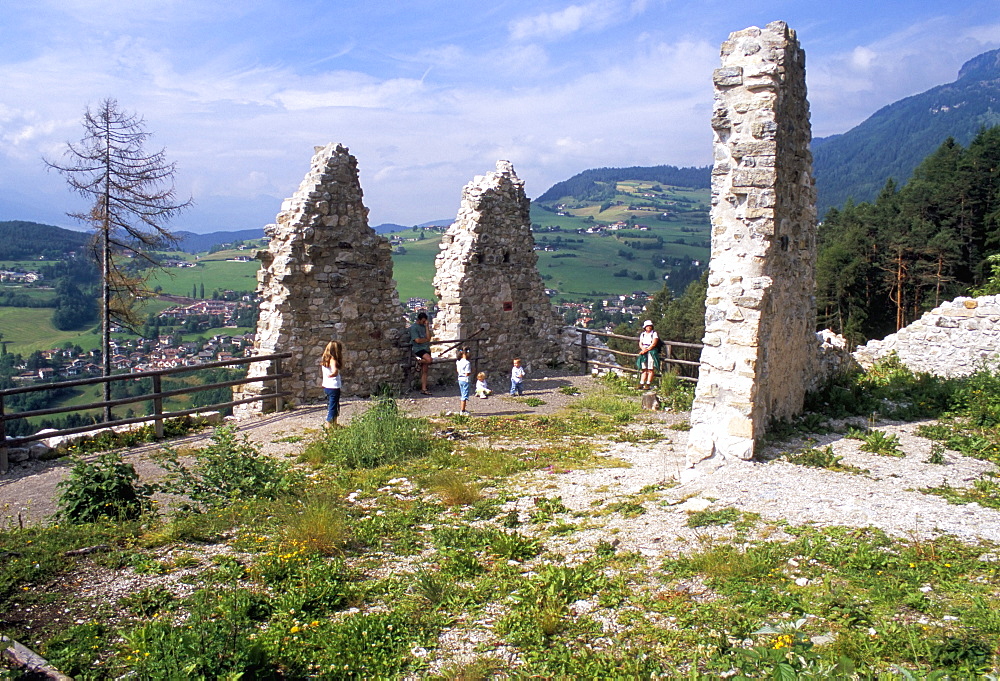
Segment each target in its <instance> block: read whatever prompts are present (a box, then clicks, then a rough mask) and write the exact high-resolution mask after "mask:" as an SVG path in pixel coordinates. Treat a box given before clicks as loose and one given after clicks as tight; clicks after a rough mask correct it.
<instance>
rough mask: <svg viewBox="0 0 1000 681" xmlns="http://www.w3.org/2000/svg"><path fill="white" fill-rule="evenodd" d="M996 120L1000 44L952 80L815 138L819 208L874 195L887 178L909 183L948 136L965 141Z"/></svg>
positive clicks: (823, 209)
mask: <svg viewBox="0 0 1000 681" xmlns="http://www.w3.org/2000/svg"><path fill="white" fill-rule="evenodd" d="M995 125H1000V50H993V51H991V52H986V53H984V54H981V55H979V56H978V57H976V58H974V59H971V60H969V61H968V62H966V63H965V65H964V66H963V67H962V69H961V70H960V71H959V74H958V79H957V80H956V81H955V82H953V83H949V84H947V85H940V86H938V87H935V88H932V89H930V90H928V91H926V92H923V93H921V94H919V95H914V96H912V97H907V98H906V99H902V100H900V101H898V102H895V103H893V104H890V105H889V106H886V107H883V108H882V109H880V110H879V111H877V112H875V114H873V115H872V116H871V117H870V118H868V119H867V120H866V121H864V122H863V123H861V124H860V125H858V126H856V127H855V128H852V129H851V130H849V131H848V132H846V133H844V134H843V135H836V136H834V137H827V138H817V139H815V140H813V172H814V174H815V176H816V189H817V193H818V200H817V207H818V209H819V214H820V215H821V216H822V215H823V214H825V212H826V211H827V209H829V208H830V207H834V206H837V207H839V206H842V205H843V204H844V202H845V201H847V199H848V198H853V199H854V202H855V203H859V202H861V201H871V200H873V199H874V198H875V197H876V196H877V195H878V193H879V191H880V190H881V189H882V187H884V186H885V183H886V180H888V179H889V178H893V179H894V180H895V181H896V183H897V185H902V184H905V182H906V181H907V180H908V179H909V178H910V175H911V174H912V173H913V170H914V168H916V167H917V166H918V165H919V164H920V162H921V161H923V160H924V158H926V157H927V156H928V155H929V154H930V153H931V152H933V151H934V150H935V149H937V148H938V147H939V146H940V145H941V144H942V143H943V142H944V141H945V140H946V139H947V138H949V137H952V138H954V139H955V140H956V141H957V142H958V143H959V144H962V145H967V144H968V143H969V142H971V141H972V139H973V138H974V137H975V136H976V135H977V134H978V133H979V131H980V130H981V129H983V128H989V127H993V126H995Z"/></svg>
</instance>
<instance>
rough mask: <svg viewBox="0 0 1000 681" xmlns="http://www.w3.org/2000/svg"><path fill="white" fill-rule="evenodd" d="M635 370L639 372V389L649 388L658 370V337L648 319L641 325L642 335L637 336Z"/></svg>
mask: <svg viewBox="0 0 1000 681" xmlns="http://www.w3.org/2000/svg"><path fill="white" fill-rule="evenodd" d="M635 368H636V369H638V370H639V389H640V390H648V389H649V388H651V387H652V386H653V378H654V377H655V376H656V372H657V370H658V369H659V368H660V337H659V336H658V335H657V333H656V330H655V329H654V328H653V322H652V321H650V320H649V319H647V320H646V321H644V322H643V323H642V333H640V334H639V356H638V357H636V358H635Z"/></svg>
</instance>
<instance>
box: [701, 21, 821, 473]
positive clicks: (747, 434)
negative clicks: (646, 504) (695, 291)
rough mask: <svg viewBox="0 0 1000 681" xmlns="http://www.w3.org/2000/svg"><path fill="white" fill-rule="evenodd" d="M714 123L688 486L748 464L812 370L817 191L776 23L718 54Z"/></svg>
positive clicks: (788, 54)
mask: <svg viewBox="0 0 1000 681" xmlns="http://www.w3.org/2000/svg"><path fill="white" fill-rule="evenodd" d="M713 79H714V81H715V110H714V112H713V115H712V128H713V130H714V131H715V136H714V156H715V167H714V169H713V171H712V258H711V263H710V266H709V279H708V295H707V300H706V312H705V338H704V343H705V348H704V350H703V351H702V355H701V368H700V372H701V373H700V377H699V379H698V386H697V390H696V392H695V402H694V407H693V409H692V412H691V432H690V439H689V445H688V452H687V456H688V464H689V466H693V467H695V468H694V469H689V471H688V473H687V474H686V475H687V476H688V477H691V476H692V475H697V474H698V473H699V472H702V471H705V470H711V469H714V468H715V467H717V466H719V465H721V463H722V462H723V461H724V460H725V459H727V458H730V457H732V458H738V459H749V458H751V457H752V456H753V454H754V444H755V442H756V441H757V440H758V439H759V438H760V437H761V436H762V435H763V434H764V431H765V430H766V428H767V426H768V423H769V422H771V421H772V420H782V419H787V418H789V417H791V416H793V415H795V414H796V413H798V412H799V411H801V409H802V405H803V399H804V397H805V392H806V386H807V385H808V384H809V382H810V380H809V379H810V377H811V375H812V374H813V373H814V371H815V367H814V365H815V357H816V353H815V345H816V337H815V333H814V332H815V328H816V303H815V299H814V297H813V294H814V288H815V259H816V208H815V205H816V192H815V188H814V184H813V179H812V155H811V153H810V151H809V143H810V139H811V133H810V127H809V104H808V101H807V99H806V80H805V54H804V52H803V51H802V49H801V48H800V47H799V44H798V41H797V39H796V37H795V32H794V31H792V30H791V29H789V28H788V26H787V25H786V24H785V23H784V22H780V21H776V22H773V23H770V24H768V25H767V26H766V27H765V28H764V29H759V28H757V27H752V28H748V29H745V30H743V31H737V32H735V33H732V34H731V35H730V36H729V39H728V40H727V41H726V42H724V43H723V44H722V66H721V68H719V69H717V70H716V71H715V73H714V76H713Z"/></svg>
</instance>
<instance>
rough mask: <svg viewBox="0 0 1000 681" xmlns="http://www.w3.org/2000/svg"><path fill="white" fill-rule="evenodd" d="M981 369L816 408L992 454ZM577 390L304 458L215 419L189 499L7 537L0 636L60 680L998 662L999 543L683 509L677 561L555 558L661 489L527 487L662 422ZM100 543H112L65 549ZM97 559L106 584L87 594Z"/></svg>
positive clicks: (601, 459)
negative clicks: (34, 653)
mask: <svg viewBox="0 0 1000 681" xmlns="http://www.w3.org/2000/svg"><path fill="white" fill-rule="evenodd" d="M998 384H1000V377H998V376H996V375H989V374H987V375H982V376H979V377H977V378H973V379H970V380H968V381H962V382H942V381H925V380H922V379H919V380H915V379H914V378H913V377H907V375H906V374H905V372H902V371H900V370H899V369H898V368H893V367H889V368H887V369H884V370H880V371H879V372H875V373H873V374H870V375H868V376H866V377H863V378H861V379H855V380H853V381H852V382H851V383H849V384H841V385H837V386H830V387H829V388H828V390H826V391H824V393H823V394H822V396H821V397H822V398H823V399H824V407H823V408H824V410H825V412H826V413H828V414H831V415H832V414H834V413H839V412H841V411H842V410H847V409H851V408H853V409H854V412H856V413H864V411H865V410H866V409H867V408H868V406H869V405H870V404H881V405H883V406H884V405H885V404H886V400H887V399H889V398H891V399H892V402H893V403H894V404H895V405H897V406H896V409H898V410H907V409H908V410H911V411H910V412H908V413H910V417H911V418H926V417H927V416H928V415H933V414H936V415H938V416H942V415H943V414H945V413H946V412H949V413H950V414H951V416H950V418H949V420H946V421H944V423H945V424H947V428H946V430H947V431H948V432H947V433H946V432H945V431H944V430H942V431H941V432H938V433H937V436H938V437H941V438H945V437H950V438H951V440H950V442H952V443H953V444H955V443H957V441H958V439H960V437H965V438H967V439H968V438H973V437H977V438H980V439H981V441H980V443H979V445H977V446H968V445H967V449H966V450H965V452H966V453H967V454H968V455H975V456H980V457H996V458H994V459H993V460H1000V453H994V452H1000V450H996V449H990V447H994V448H996V447H1000V440H998V436H997V431H996V426H997V424H998V423H1000V400H998V398H997V395H998V394H1000V391H998V390H997V388H998V387H1000V385H998ZM665 397H666V396H665ZM571 406H572V407H574V408H571V409H569V410H567V411H566V412H563V413H561V414H560V415H559V416H558V417H541V416H533V415H530V414H529V415H513V416H496V417H489V418H478V419H468V418H465V417H438V418H433V419H431V420H429V421H427V420H423V419H414V418H411V417H408V416H406V415H405V414H402V413H400V412H398V411H397V409H396V408H395V406H394V403H392V402H384V403H377V404H375V405H373V406H372V409H371V411H369V412H368V414H366V415H364V416H359V417H356V418H355V419H354V420H352V422H351V424H350V426H349V427H347V428H343V429H335V430H332V431H330V432H328V433H326V434H318V433H314V434H311V433H297V434H296V435H295V437H296V438H297V440H296V441H297V442H301V447H300V448H299V452H300V455H299V456H298V457H296V460H287V461H275V460H273V459H268V458H267V457H262V456H260V454H259V452H256V451H254V448H253V447H252V446H248V445H247V444H246V443H241V442H240V440H239V438H238V437H236V436H235V435H234V434H233V433H231V432H230V433H226V432H225V431H222V432H220V433H217V435H216V439H215V441H214V442H213V444H212V445H211V446H210V447H208V448H206V449H204V450H201V451H199V452H188V453H187V454H189V455H190V456H189V458H188V459H186V461H187V462H188V463H187V464H185V465H186V468H185V467H183V466H182V467H180V468H178V467H177V466H178V465H179V464H178V463H177V462H176V461H175V463H174V464H172V465H173V470H174V471H175V478H174V482H173V483H172V484H171V483H169V482H168V483H167V484H165V486H164V487H165V489H167V490H173V491H180V490H183V491H185V492H186V493H187V494H188V495H189V496H190V497H191V499H192V501H193V502H194V503H195V504H196V505H197V507H198V508H199V509H200V513H197V514H192V513H190V512H184V511H181V512H177V513H175V514H171V515H167V516H161V517H151V516H149V515H145V516H140V517H139V518H137V519H136V520H133V521H123V522H116V523H91V522H77V523H73V522H67V521H66V520H64V521H63V522H60V523H59V524H58V525H54V526H50V527H46V528H34V529H30V530H17V529H15V530H11V531H8V532H6V533H3V534H0V551H6V552H8V553H6V554H4V555H6V556H7V564H6V569H5V571H4V572H3V573H2V574H0V599H3V605H4V607H2V608H0V612H3V613H5V614H4V615H3V622H2V624H0V629H2V630H3V632H4V633H5V634H7V635H8V636H11V637H12V638H15V639H18V640H22V641H24V642H26V643H27V644H29V645H31V646H32V647H34V648H36V649H37V650H38V651H39V652H41V653H42V654H43V655H44V656H45V657H47V658H48V659H49V660H50V661H51V662H53V663H54V664H55V665H56V666H57V667H58V668H59V669H60V670H61V671H63V672H66V673H70V674H72V675H74V676H75V677H77V678H119V677H121V676H123V675H129V676H136V677H138V678H178V677H181V676H183V677H187V678H192V677H198V678H219V677H232V676H233V675H236V674H243V675H244V676H245V677H257V678H262V677H274V676H281V677H282V678H313V677H323V678H400V677H430V678H442V679H458V678H490V677H504V678H506V677H509V676H510V675H511V674H514V675H517V676H520V677H540V678H649V677H653V676H658V675H659V676H664V675H665V676H668V677H673V678H678V677H680V678H692V679H695V678H698V679H701V678H719V677H720V676H722V677H731V676H735V677H736V678H781V679H792V678H971V677H982V675H984V674H987V673H992V674H996V673H997V672H998V670H1000V665H998V657H997V650H998V644H1000V618H998V616H997V615H996V612H997V606H1000V575H998V572H997V569H996V565H997V563H996V562H993V560H991V559H986V560H984V559H983V558H982V556H984V555H985V556H990V555H993V556H995V552H996V547H994V546H992V545H986V544H983V545H970V544H962V543H959V542H957V541H954V540H952V539H950V538H948V537H942V538H940V539H937V540H926V539H923V540H920V539H913V540H906V539H898V538H891V537H888V536H886V535H885V534H883V533H881V532H879V531H878V530H874V529H858V528H843V527H814V526H808V527H802V526H798V525H797V524H796V522H795V519H794V518H788V519H785V520H783V521H774V520H768V521H765V520H762V519H761V518H759V517H756V516H754V515H753V514H750V513H745V512H742V511H740V510H739V509H735V508H712V509H709V510H708V511H704V512H695V513H691V514H690V515H689V517H688V520H687V526H688V528H691V529H692V531H693V532H695V533H696V534H695V536H696V537H697V536H700V537H701V539H700V540H698V541H696V542H695V543H694V544H693V545H692V546H691V547H690V548H689V549H688V550H686V551H682V552H680V553H679V554H677V555H660V554H657V557H656V558H655V559H651V558H649V557H647V556H646V555H645V554H643V553H641V552H638V551H626V550H622V549H621V548H619V547H618V546H617V541H616V540H615V539H614V534H613V533H609V534H608V536H607V539H606V540H604V541H601V542H599V543H597V544H595V545H592V546H590V547H589V548H587V547H576V548H574V549H573V556H574V558H573V559H572V560H568V559H567V553H568V548H569V547H571V546H572V545H573V542H574V538H575V537H576V536H578V535H579V533H581V532H582V531H583V530H585V529H587V528H594V527H600V526H602V524H604V523H607V522H609V520H612V519H617V520H616V522H617V521H623V522H624V521H627V520H629V519H633V521H634V522H635V523H637V524H640V525H641V523H642V516H643V515H644V514H645V513H647V509H649V508H651V507H652V506H655V505H657V504H659V503H661V498H662V496H661V495H662V494H663V493H664V491H665V486H663V485H653V486H650V487H649V488H644V489H642V490H637V491H635V492H634V493H631V494H629V495H627V496H622V497H620V498H610V499H603V500H601V501H600V502H599V503H596V504H595V505H593V506H592V507H591V508H590V509H585V510H577V511H570V509H569V508H567V506H566V505H565V504H564V503H563V502H562V499H561V498H559V497H557V496H552V495H550V494H546V493H545V491H544V489H543V490H542V491H541V492H538V491H534V492H530V493H527V492H526V491H525V489H524V487H523V483H524V480H525V478H524V477H523V476H525V475H529V476H530V474H531V472H532V471H539V472H544V473H543V475H549V476H551V475H558V473H559V472H560V471H566V470H570V469H575V470H580V469H586V468H588V467H591V468H601V467H608V466H614V465H615V462H614V461H609V460H608V459H607V457H606V456H602V455H601V449H602V447H603V444H602V443H604V442H607V441H617V442H623V441H624V442H632V441H635V442H640V441H649V439H650V438H654V439H655V438H657V437H663V436H664V435H663V434H657V432H656V431H655V428H654V427H653V426H654V423H653V422H652V421H648V420H646V419H645V417H643V416H642V415H641V414H640V413H639V411H638V409H637V407H636V405H635V397H634V395H630V394H628V392H627V391H626V390H624V389H623V387H622V386H621V385H618V384H616V383H614V382H611V383H607V384H597V385H596V386H595V388H594V389H593V390H588V391H586V392H585V394H583V395H581V396H580V397H579V399H578V401H577V402H576V403H574V405H571ZM903 415H904V413H903V411H899V412H898V413H894V415H893V418H899V417H902V416H903ZM814 420H815V418H812V417H808V418H806V419H804V420H803V421H802V422H800V423H799V424H798V425H797V427H805V426H806V425H808V424H809V423H811V421H814ZM792 427H796V424H791V425H790V428H792ZM668 432H669V431H668ZM626 436H627V437H626ZM983 443H986V444H983ZM990 443H992V444H990ZM987 445H988V446H987ZM949 446H951V445H949ZM619 465H620V464H619ZM844 474H845V475H850V474H851V473H848V472H845V473H844ZM86 482H87V481H86V480H83V479H81V480H79V481H78V484H77V486H78V487H82V486H83V485H84V484H85V483H86ZM666 487H669V485H667V486H666ZM70 491H72V486H71V487H70V489H69V490H67V492H70ZM526 494H529V496H525V495H526ZM85 498H86V499H91V498H92V497H89V496H88V497H85ZM112 499H113V497H112ZM961 502H962V500H957V503H961ZM104 503H107V498H105V497H101V498H97V499H93V504H94V505H96V506H98V507H100V508H103V504H104ZM139 506H141V503H140V504H139ZM111 507H112V508H114V507H117V508H119V509H120V510H122V511H124V510H127V508H128V506H127V505H126V504H124V503H120V504H118V505H117V506H116V505H115V504H112V506H111ZM698 533H701V534H698ZM96 545H104V546H105V548H103V549H99V550H97V551H95V552H94V553H92V554H90V556H89V557H84V558H80V557H69V556H66V555H65V551H66V550H67V549H75V548H81V547H88V546H96ZM112 574H113V575H117V576H118V577H119V578H118V579H116V580H114V581H115V583H116V584H118V586H117V587H116V591H115V592H114V594H113V595H110V596H108V595H104V594H101V593H99V592H95V591H94V590H93V589H92V588H91V587H89V586H86V585H94V584H98V583H100V582H102V581H104V582H107V581H109V579H110V577H109V576H110V575H112ZM75 584H79V585H80V586H74V585H75ZM945 675H947V676H945Z"/></svg>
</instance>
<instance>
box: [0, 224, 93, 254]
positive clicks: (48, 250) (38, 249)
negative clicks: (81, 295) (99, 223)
mask: <svg viewBox="0 0 1000 681" xmlns="http://www.w3.org/2000/svg"><path fill="white" fill-rule="evenodd" d="M90 239H91V235H90V234H88V233H86V232H74V231H71V230H68V229H63V228H61V227H55V226H53V225H42V224H39V223H37V222H26V221H24V220H8V221H3V222H0V261H4V260H29V259H30V260H34V259H35V258H38V257H39V256H42V257H44V258H46V259H50V260H57V259H59V258H61V257H63V256H64V255H65V254H66V253H69V252H71V251H77V252H79V251H82V250H83V248H84V247H85V246H86V245H87V243H88V242H89V241H90Z"/></svg>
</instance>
